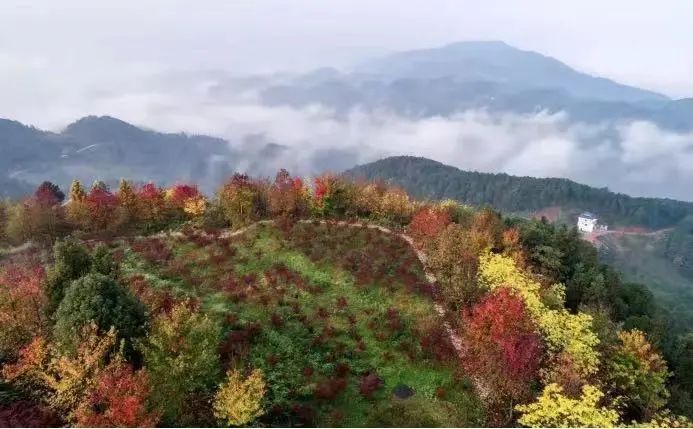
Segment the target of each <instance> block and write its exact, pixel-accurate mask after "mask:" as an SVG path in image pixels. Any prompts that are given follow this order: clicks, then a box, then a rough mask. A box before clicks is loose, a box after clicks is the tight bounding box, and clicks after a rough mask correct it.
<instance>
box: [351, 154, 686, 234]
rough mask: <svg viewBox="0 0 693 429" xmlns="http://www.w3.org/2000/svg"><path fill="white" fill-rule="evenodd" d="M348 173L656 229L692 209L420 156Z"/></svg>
mask: <svg viewBox="0 0 693 429" xmlns="http://www.w3.org/2000/svg"><path fill="white" fill-rule="evenodd" d="M345 175H347V176H349V177H352V178H364V179H367V180H385V181H386V182H388V183H392V184H396V185H399V186H402V187H403V188H404V189H405V190H406V191H407V192H409V193H411V194H412V195H414V196H416V197H418V198H427V199H444V198H451V199H454V200H457V201H461V202H463V203H465V204H472V205H477V206H483V205H490V206H492V207H493V208H495V209H497V210H501V211H503V212H509V213H512V212H515V213H517V212H525V213H526V212H533V211H537V210H541V209H543V208H546V207H550V206H561V207H563V208H568V209H574V210H576V211H583V210H588V211H591V212H594V213H597V214H598V215H599V217H600V220H601V221H603V222H606V223H608V224H610V225H639V226H644V227H647V228H652V229H658V228H663V227H668V226H671V225H674V224H676V223H677V222H679V221H680V220H681V219H683V218H684V217H685V216H687V215H688V214H692V213H693V203H689V202H682V201H676V200H670V199H662V198H636V197H630V196H628V195H624V194H617V193H613V192H610V191H609V190H608V189H604V188H602V189H597V188H592V187H590V186H586V185H581V184H579V183H575V182H573V181H570V180H567V179H557V178H546V179H541V178H535V177H517V176H510V175H508V174H491V173H479V172H469V171H463V170H460V169H457V168H455V167H451V166H448V165H445V164H442V163H440V162H436V161H432V160H430V159H426V158H419V157H409V156H397V157H390V158H385V159H381V160H379V161H376V162H372V163H369V164H365V165H360V166H357V167H355V168H353V169H350V170H348V171H346V172H345Z"/></svg>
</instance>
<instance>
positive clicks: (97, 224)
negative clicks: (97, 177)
mask: <svg viewBox="0 0 693 429" xmlns="http://www.w3.org/2000/svg"><path fill="white" fill-rule="evenodd" d="M86 205H87V208H88V210H89V227H90V228H91V230H93V231H101V230H107V229H110V228H112V227H113V226H114V225H115V223H116V222H115V221H116V220H117V219H118V211H117V210H116V209H117V207H118V198H116V196H115V195H113V194H112V193H111V192H110V191H109V190H108V188H107V187H105V185H104V186H97V185H96V184H95V185H94V187H93V188H92V189H91V191H90V192H89V195H87V199H86Z"/></svg>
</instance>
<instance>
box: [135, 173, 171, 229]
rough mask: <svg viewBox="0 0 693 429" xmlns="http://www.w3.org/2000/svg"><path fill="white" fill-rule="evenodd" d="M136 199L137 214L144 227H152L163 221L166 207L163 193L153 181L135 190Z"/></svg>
mask: <svg viewBox="0 0 693 429" xmlns="http://www.w3.org/2000/svg"><path fill="white" fill-rule="evenodd" d="M137 200H138V210H139V216H140V219H141V220H143V221H144V223H145V229H147V230H150V229H153V228H155V227H157V226H158V225H160V224H161V223H162V222H163V221H164V214H165V209H166V201H165V199H164V193H163V191H162V190H161V189H160V188H158V187H157V186H156V185H155V184H154V183H147V184H146V185H144V186H142V187H141V188H140V189H139V190H138V191H137Z"/></svg>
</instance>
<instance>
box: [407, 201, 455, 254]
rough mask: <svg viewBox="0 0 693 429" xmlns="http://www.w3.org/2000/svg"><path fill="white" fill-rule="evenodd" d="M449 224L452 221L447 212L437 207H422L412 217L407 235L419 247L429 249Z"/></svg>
mask: <svg viewBox="0 0 693 429" xmlns="http://www.w3.org/2000/svg"><path fill="white" fill-rule="evenodd" d="M450 223H452V219H451V218H450V214H449V213H448V212H447V211H445V210H442V209H440V208H438V207H423V208H421V209H419V210H418V211H417V212H416V213H415V214H414V216H413V217H412V219H411V222H410V223H409V233H410V235H411V237H412V238H413V239H414V241H415V242H416V244H417V245H418V246H419V247H421V248H426V247H429V248H430V247H431V246H432V245H433V244H434V242H435V241H436V240H437V238H438V236H439V235H440V234H441V233H442V232H443V231H445V228H446V227H447V226H448V225H449V224H450Z"/></svg>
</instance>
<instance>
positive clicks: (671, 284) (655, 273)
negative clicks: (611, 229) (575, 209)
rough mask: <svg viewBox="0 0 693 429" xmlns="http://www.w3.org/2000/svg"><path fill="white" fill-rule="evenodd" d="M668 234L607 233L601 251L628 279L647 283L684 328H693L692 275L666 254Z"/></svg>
mask: <svg viewBox="0 0 693 429" xmlns="http://www.w3.org/2000/svg"><path fill="white" fill-rule="evenodd" d="M664 239H665V237H663V236H640V235H623V236H614V235H607V236H603V237H600V241H601V242H602V244H603V246H602V248H601V250H600V255H601V257H602V259H603V260H604V261H605V262H608V263H609V264H610V265H612V266H614V267H615V268H616V269H618V270H619V271H621V273H623V275H624V278H625V279H626V280H627V281H632V282H637V283H641V284H644V285H646V286H647V287H648V289H650V291H652V294H653V295H654V297H655V299H656V300H657V301H658V302H659V304H660V305H661V306H662V307H664V309H665V310H666V311H668V312H669V313H670V314H671V316H672V319H673V320H675V321H676V323H677V324H678V325H679V326H680V327H681V328H682V329H683V330H691V329H693V279H690V278H688V277H686V276H684V275H682V274H681V273H680V272H679V271H678V270H677V269H676V266H674V264H673V263H672V262H671V261H670V260H669V259H667V258H666V257H665V256H664V251H663V249H662V246H663V244H664V243H663V242H662V240H664Z"/></svg>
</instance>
